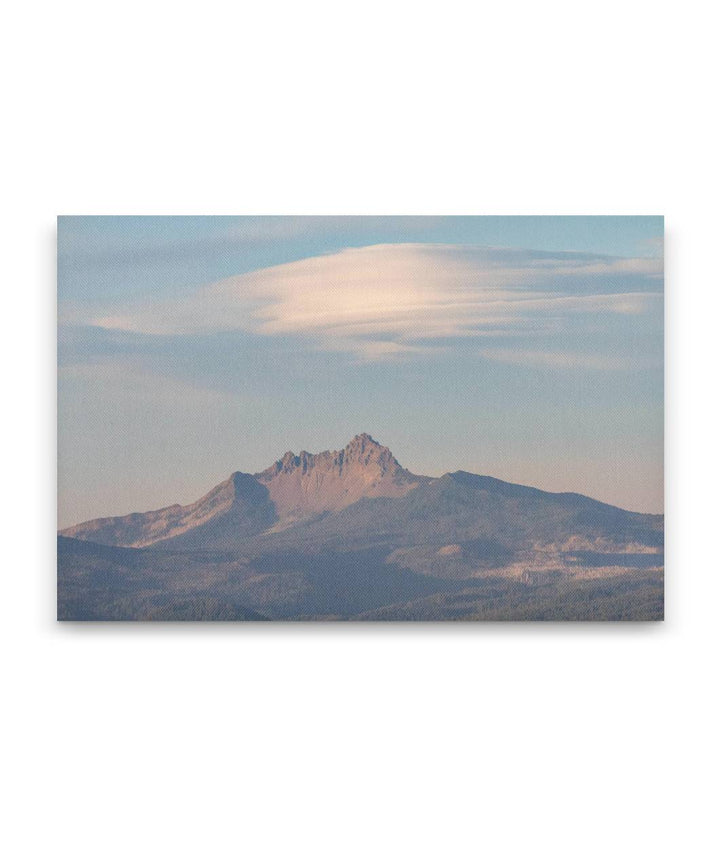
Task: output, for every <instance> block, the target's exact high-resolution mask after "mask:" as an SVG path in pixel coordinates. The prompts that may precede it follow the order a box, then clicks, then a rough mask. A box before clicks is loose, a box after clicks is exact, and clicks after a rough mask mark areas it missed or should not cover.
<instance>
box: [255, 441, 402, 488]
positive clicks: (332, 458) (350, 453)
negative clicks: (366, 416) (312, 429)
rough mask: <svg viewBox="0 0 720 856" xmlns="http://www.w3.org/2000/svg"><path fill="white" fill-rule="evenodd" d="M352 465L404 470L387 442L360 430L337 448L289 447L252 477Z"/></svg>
mask: <svg viewBox="0 0 720 856" xmlns="http://www.w3.org/2000/svg"><path fill="white" fill-rule="evenodd" d="M354 466H355V467H376V468H377V469H379V470H380V473H381V475H385V474H387V473H391V474H394V473H398V472H404V473H407V470H404V469H403V467H401V466H400V464H399V463H398V461H397V459H396V458H395V456H394V455H393V453H392V452H391V451H390V449H388V448H387V446H383V445H381V444H380V443H378V442H377V440H375V439H374V438H373V437H372V436H371V435H370V434H366V433H363V434H357V435H356V436H355V437H353V439H352V440H350V442H349V443H348V444H347V445H346V446H345V448H344V449H340V450H339V451H325V452H317V453H312V452H307V451H302V452H300V453H299V454H297V455H296V454H295V452H292V451H289V452H285V454H284V455H283V456H282V457H281V458H280V459H279V460H277V461H276V462H275V463H274V464H273V465H272V466H270V467H268V468H267V469H266V470H263V471H262V472H260V473H256V478H258V479H260V480H261V481H268V480H270V479H273V478H275V477H276V476H278V475H280V474H289V473H292V472H295V471H296V470H300V471H301V472H302V473H303V474H305V473H307V472H308V471H309V470H312V469H314V468H321V469H333V470H336V471H337V474H338V475H339V476H342V475H343V471H346V472H347V471H348V470H349V469H351V468H352V467H354Z"/></svg>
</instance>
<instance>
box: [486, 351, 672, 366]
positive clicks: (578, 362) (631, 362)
mask: <svg viewBox="0 0 720 856" xmlns="http://www.w3.org/2000/svg"><path fill="white" fill-rule="evenodd" d="M479 353H480V356H481V357H484V358H485V359H488V360H493V361H494V362H498V363H506V364H508V365H514V366H526V367H530V368H541V369H548V368H550V369H584V370H590V371H623V370H626V369H638V368H641V369H648V368H653V367H657V365H658V363H659V361H658V360H657V359H648V358H646V357H642V358H639V357H638V356H636V355H635V356H633V358H632V359H630V358H628V357H623V356H615V355H606V354H587V353H578V352H575V351H568V350H566V351H527V350H516V349H514V348H483V349H482V350H481V351H480V352H479Z"/></svg>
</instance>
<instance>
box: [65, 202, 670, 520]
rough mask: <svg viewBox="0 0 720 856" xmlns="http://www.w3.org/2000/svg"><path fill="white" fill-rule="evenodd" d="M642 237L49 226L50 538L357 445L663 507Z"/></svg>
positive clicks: (509, 228) (640, 225) (152, 224)
mask: <svg viewBox="0 0 720 856" xmlns="http://www.w3.org/2000/svg"><path fill="white" fill-rule="evenodd" d="M662 253H663V220H662V218H661V217H61V218H59V220H58V315H59V331H58V359H59V388H58V421H59V426H58V456H59V464H58V486H59V498H58V518H59V520H58V523H59V526H60V527H61V528H62V527H64V526H68V525H72V524H73V523H77V522H80V521H82V520H86V519H89V518H93V517H101V516H110V515H115V514H125V513H129V512H131V511H146V510H149V509H151V508H158V507H162V506H165V505H170V504H173V503H175V502H180V503H183V504H184V503H187V502H191V501H194V500H195V499H197V498H199V497H200V496H201V495H202V494H203V493H205V492H207V491H208V490H209V489H210V488H211V487H213V486H214V485H215V484H217V483H218V482H219V481H221V480H223V479H225V478H227V476H228V475H229V474H230V473H231V472H233V471H235V470H242V471H245V472H257V471H259V470H261V469H264V468H265V467H267V466H269V465H270V464H271V463H272V462H273V461H275V460H276V459H278V458H279V457H280V456H281V455H282V454H283V452H285V451H287V450H290V449H291V450H293V451H295V452H298V451H300V450H301V449H306V450H308V451H311V452H317V451H321V450H323V449H328V448H330V449H337V448H341V447H342V446H344V445H345V443H347V441H348V440H349V439H350V438H351V437H353V436H354V435H355V434H358V433H361V432H363V431H367V432H369V433H370V434H372V435H373V436H374V437H375V438H376V439H378V440H379V441H380V442H382V443H384V444H385V445H387V446H389V447H390V448H391V449H392V451H393V452H394V453H395V455H396V457H397V458H398V460H399V461H400V463H401V464H402V465H403V466H406V467H407V468H408V469H410V470H412V471H414V472H417V473H425V474H429V475H441V474H442V473H444V472H448V471H454V470H458V469H465V470H469V471H471V472H477V473H483V474H487V475H493V476H496V477H498V478H502V479H506V480H508V481H514V482H520V483H523V484H530V485H534V486H537V487H540V488H544V489H547V490H553V491H563V490H568V491H577V492H580V493H584V494H587V495H589V496H593V497H595V498H597V499H601V500H603V501H605V502H610V503H612V504H615V505H619V506H621V507H623V508H629V509H631V510H637V511H652V512H662V508H663V472H662V468H663V259H662Z"/></svg>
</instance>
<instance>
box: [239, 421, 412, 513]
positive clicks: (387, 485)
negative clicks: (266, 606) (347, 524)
mask: <svg viewBox="0 0 720 856" xmlns="http://www.w3.org/2000/svg"><path fill="white" fill-rule="evenodd" d="M255 477H256V478H257V480H258V481H259V482H260V483H261V484H263V485H265V486H266V487H267V489H268V492H269V495H270V498H271V500H272V501H273V503H274V504H275V508H276V510H277V514H278V518H279V525H280V526H281V527H282V526H284V525H287V524H290V523H294V522H296V521H298V520H301V519H303V518H305V517H310V516H313V515H316V514H321V513H323V512H326V511H339V510H340V509H342V508H345V507H346V506H348V505H352V503H354V502H357V501H358V500H359V499H363V498H375V497H381V496H382V497H400V496H404V495H405V494H406V493H407V492H408V491H410V490H412V489H413V488H414V487H417V485H418V484H420V482H421V481H422V480H423V479H422V477H421V476H414V475H413V474H412V473H410V472H408V470H406V469H404V468H403V467H401V466H400V464H399V463H398V461H397V460H396V458H395V456H394V455H393V453H392V452H391V451H390V449H388V448H387V446H382V445H381V444H380V443H378V442H377V440H375V439H373V437H372V436H371V435H370V434H366V433H363V434H358V435H357V436H355V437H353V439H352V440H351V441H350V442H349V443H348V444H347V446H345V448H344V449H340V450H336V451H326V452H318V453H317V454H312V453H310V452H306V451H302V452H300V454H298V455H296V454H295V453H294V452H286V453H285V454H284V455H283V456H282V458H280V459H279V460H278V461H276V462H275V463H274V464H273V465H272V466H271V467H268V469H266V470H263V471H262V472H261V473H257V474H256V476H255Z"/></svg>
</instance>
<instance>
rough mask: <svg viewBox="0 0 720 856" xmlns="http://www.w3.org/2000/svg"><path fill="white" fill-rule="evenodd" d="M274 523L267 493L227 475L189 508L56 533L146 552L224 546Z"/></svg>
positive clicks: (248, 480) (174, 507)
mask: <svg viewBox="0 0 720 856" xmlns="http://www.w3.org/2000/svg"><path fill="white" fill-rule="evenodd" d="M276 520H277V516H276V513H275V506H274V505H273V503H272V502H271V500H270V497H269V494H268V490H267V488H266V487H265V486H264V485H261V484H259V483H258V481H257V480H256V479H255V478H253V476H250V475H247V474H246V473H233V475H231V476H230V478H229V479H227V481H224V482H222V483H221V484H219V485H218V486H217V487H214V488H213V489H212V490H211V491H210V492H209V493H207V494H206V495H205V496H203V497H202V498H201V499H199V500H198V501H197V502H194V503H192V504H191V505H184V506H181V505H171V506H169V507H168V508H161V509H159V510H158V511H148V512H145V513H136V514H127V515H125V516H123V517H102V518H99V519H98V520H91V521H89V522H87V523H80V524H78V525H77V526H71V527H70V528H69V529H64V530H63V531H62V532H61V533H60V534H61V535H64V536H66V537H68V538H77V539H80V540H84V541H94V542H96V543H98V544H107V545H111V546H125V547H147V546H150V545H151V544H157V543H159V542H165V541H168V540H169V539H172V540H173V543H174V545H175V546H176V547H178V548H188V549H193V548H196V547H201V546H213V547H224V546H229V545H231V544H234V543H235V542H237V540H238V538H245V537H247V536H249V535H254V534H256V533H258V532H262V531H263V530H265V529H267V528H268V527H270V526H272V525H273V523H275V522H276Z"/></svg>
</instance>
